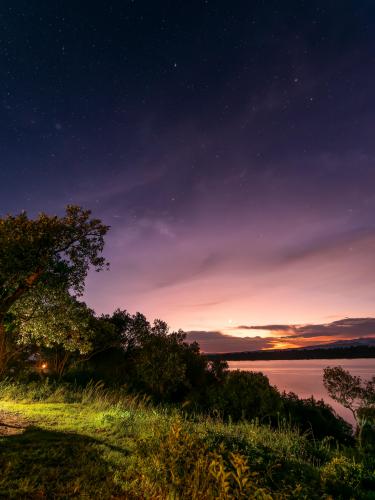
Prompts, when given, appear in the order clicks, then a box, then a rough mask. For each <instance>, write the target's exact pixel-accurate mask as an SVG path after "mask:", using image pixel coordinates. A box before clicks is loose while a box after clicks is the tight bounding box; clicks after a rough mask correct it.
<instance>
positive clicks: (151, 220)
mask: <svg viewBox="0 0 375 500" xmlns="http://www.w3.org/2000/svg"><path fill="white" fill-rule="evenodd" d="M3 12H4V16H3V27H4V36H3V39H2V46H1V53H0V71H1V74H2V78H1V83H0V87H1V88H0V91H1V98H2V100H1V106H2V113H1V115H0V147H1V151H2V155H1V165H0V211H1V213H2V214H4V213H7V212H19V211H20V210H22V209H26V210H27V211H28V212H29V213H30V214H31V215H32V214H35V213H36V212H38V211H40V210H45V211H47V212H54V213H62V212H63V209H64V206H65V205H66V204H67V203H77V204H81V205H83V206H85V207H89V208H92V209H93V211H94V214H95V215H96V216H99V217H101V218H103V220H104V221H105V222H106V223H108V224H110V225H111V226H112V230H111V232H110V234H109V235H108V239H107V247H106V254H107V256H108V258H109V260H110V261H111V270H110V271H109V272H108V273H101V274H99V275H95V276H90V277H89V280H88V284H87V292H86V295H85V300H87V302H88V303H89V305H90V306H92V307H94V308H95V310H96V311H97V312H98V313H100V312H111V311H113V310H114V309H115V308H117V307H120V308H126V309H128V310H129V311H130V312H135V311H137V310H139V311H141V312H143V313H144V314H146V315H147V316H148V317H149V318H150V319H153V318H156V317H159V318H162V319H165V320H166V321H168V323H169V324H170V325H171V327H172V328H183V329H184V330H186V331H195V332H221V334H226V335H235V336H240V337H249V336H251V337H253V336H254V337H257V336H260V339H264V338H272V339H273V338H274V337H277V338H279V337H282V335H281V333H280V332H274V331H269V330H267V329H261V330H253V329H250V330H249V329H246V330H245V329H238V326H241V325H242V326H254V325H259V326H267V325H272V324H278V325H306V324H308V325H311V324H317V325H327V324H329V323H332V322H335V321H338V320H341V319H342V318H347V317H352V318H368V317H372V316H375V311H374V304H375V287H374V278H375V276H374V275H375V266H374V256H375V252H374V250H375V218H374V214H375V162H374V159H375V138H374V130H375V93H374V91H373V89H374V88H375V6H374V4H373V2H370V1H363V2H356V1H354V0H353V1H343V2H340V5H338V4H337V2H326V1H324V2H323V1H321V2H319V1H318V2H312V3H305V2H301V1H289V0H288V1H286V2H283V5H282V8H281V7H280V2H279V1H276V0H274V1H272V0H271V1H269V2H261V1H255V2H250V3H249V2H238V3H236V5H233V6H232V5H231V4H230V3H228V2H207V1H193V2H182V1H181V2H179V1H174V2H172V1H171V2H158V1H156V2H142V1H138V2H120V1H119V2H107V3H105V4H102V3H100V4H99V3H96V2H93V3H92V4H90V9H86V7H85V6H84V5H83V4H82V5H79V6H76V8H75V9H70V8H68V7H67V6H64V5H60V6H59V7H57V6H56V5H52V4H51V2H47V1H45V2H44V1H42V2H40V6H39V9H35V8H34V7H33V6H31V5H30V3H29V2H26V1H24V2H22V1H21V2H18V3H17V6H15V5H14V2H10V1H9V2H5V5H4V9H3ZM335 328H337V331H335V332H333V333H332V332H331V333H330V334H329V335H328V336H327V335H326V333H327V330H326V329H325V328H322V335H321V336H320V337H314V339H313V340H314V341H315V339H318V340H319V338H320V339H321V340H322V341H323V340H324V339H327V338H328V337H329V338H330V339H331V338H333V337H334V338H347V336H345V335H344V333H343V331H342V328H341V327H338V326H337V325H336V326H335ZM345 331H347V330H345ZM350 332H351V333H350V335H353V337H357V336H358V337H359V336H367V337H368V336H372V335H374V334H375V328H374V330H373V331H372V330H371V331H368V330H366V332H363V330H362V329H361V328H360V327H359V325H358V324H356V325H355V328H352V329H351V330H350ZM288 334H290V335H291V333H288ZM191 335H193V336H194V335H195V336H198V337H199V336H200V338H201V339H203V335H204V334H191ZM210 335H211V336H210ZM214 335H215V334H214V333H211V334H208V336H210V339H212V338H213V336H214ZM215 339H216V340H215V341H214V345H216V346H217V349H218V350H220V349H221V348H222V347H221V346H222V345H223V344H222V342H221V341H222V339H221V337H220V334H219V335H216V337H215ZM224 340H225V341H226V340H227V339H224ZM313 340H311V337H310V340H307V338H306V337H298V338H296V337H295V339H294V340H293V342H292V341H290V342H292V343H293V345H303V344H305V343H309V342H312V341H313ZM215 342H216V344H215ZM246 342H249V341H248V340H247V341H246ZM251 342H252V343H251ZM251 342H250V344H249V343H248V344H247V345H250V346H254V347H255V348H256V347H270V346H271V347H272V346H274V345H276V344H275V343H274V342H271V344H266V343H264V341H263V340H259V338H254V339H253V340H252V341H251ZM281 342H282V343H283V342H284V341H281ZM240 343H241V341H240ZM202 345H203V344H202ZM238 345H239V344H238ZM241 345H242V344H241Z"/></svg>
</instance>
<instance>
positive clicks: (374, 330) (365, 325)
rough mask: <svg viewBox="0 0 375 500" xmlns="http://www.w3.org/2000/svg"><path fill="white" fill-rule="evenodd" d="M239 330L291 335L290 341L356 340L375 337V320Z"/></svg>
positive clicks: (251, 326)
mask: <svg viewBox="0 0 375 500" xmlns="http://www.w3.org/2000/svg"><path fill="white" fill-rule="evenodd" d="M237 329H238V330H266V331H269V332H280V333H284V334H285V333H287V332H288V333H290V335H287V336H285V337H281V338H288V339H308V338H313V337H337V338H355V337H368V336H372V335H374V336H375V318H344V319H340V320H338V321H333V322H331V323H323V324H316V325H315V324H308V325H240V326H238V327H237Z"/></svg>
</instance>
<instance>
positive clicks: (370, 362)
mask: <svg viewBox="0 0 375 500" xmlns="http://www.w3.org/2000/svg"><path fill="white" fill-rule="evenodd" d="M326 366H342V367H343V368H344V369H345V370H349V371H350V373H352V374H353V375H360V376H361V377H362V378H363V379H368V378H371V377H373V376H375V359H306V360H277V361H229V368H230V370H247V371H254V372H262V373H264V375H267V377H268V378H269V381H270V383H271V384H272V385H276V387H277V388H278V389H279V390H280V391H284V390H285V391H287V392H289V391H292V392H295V393H296V394H298V396H300V397H301V398H308V397H310V396H311V395H313V396H314V397H315V398H316V399H324V401H326V402H327V403H329V404H330V405H331V406H333V408H334V409H335V410H336V411H337V413H338V414H339V415H341V416H342V417H344V418H345V419H346V420H348V421H349V422H350V423H354V420H353V417H352V415H351V413H350V412H349V411H348V410H346V409H345V408H343V407H342V406H340V405H339V404H337V403H336V402H335V401H333V400H332V399H331V398H330V397H329V396H328V394H327V391H326V390H325V388H324V386H323V368H325V367H326Z"/></svg>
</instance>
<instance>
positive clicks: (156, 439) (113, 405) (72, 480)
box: [0, 383, 375, 499]
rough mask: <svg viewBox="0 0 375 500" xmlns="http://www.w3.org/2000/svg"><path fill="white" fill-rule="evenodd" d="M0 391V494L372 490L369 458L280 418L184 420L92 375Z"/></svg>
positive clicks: (337, 493) (271, 494) (288, 494)
mask: <svg viewBox="0 0 375 500" xmlns="http://www.w3.org/2000/svg"><path fill="white" fill-rule="evenodd" d="M0 398H1V400H0V421H3V423H5V424H7V426H3V427H0V434H2V436H1V437H0V470H1V471H2V473H1V475H0V497H1V498H101V499H107V498H189V499H190V498H196V499H198V498H201V499H207V498H222V499H229V498H260V499H268V498H308V499H313V498H324V497H325V498H329V495H331V496H332V497H333V498H351V497H352V498H375V496H374V495H373V494H372V493H371V490H374V484H375V477H374V473H373V470H374V462H373V463H370V459H369V458H367V462H365V461H364V459H363V458H361V456H360V455H358V452H355V451H354V450H353V449H348V450H339V449H338V448H337V447H336V446H335V445H334V444H333V443H330V442H329V441H324V442H316V441H314V440H313V439H311V436H310V437H308V436H306V435H300V434H299V433H298V432H297V431H296V430H293V429H290V428H289V427H288V426H287V425H285V424H280V427H279V429H278V430H271V429H270V428H269V427H268V426H266V425H261V424H259V423H257V422H255V423H254V422H253V423H239V424H231V423H226V424H225V423H223V422H221V421H220V420H218V419H214V418H203V417H197V418H196V419H192V418H191V417H190V418H189V419H187V418H185V417H184V415H183V414H182V413H181V412H180V411H178V410H174V409H171V408H153V407H152V406H150V405H149V404H148V403H147V401H145V400H142V399H139V398H134V397H133V398H132V397H129V396H127V395H125V394H120V393H118V392H117V393H115V392H108V391H106V390H105V389H104V388H103V387H102V386H101V385H93V384H90V385H89V386H88V387H87V388H85V389H76V388H75V389H71V388H69V387H67V386H66V387H52V386H50V385H49V384H38V385H35V386H33V385H29V386H27V387H25V386H21V385H15V384H9V383H2V384H1V385H0ZM355 453H357V455H356V456H355V455H354V454H355Z"/></svg>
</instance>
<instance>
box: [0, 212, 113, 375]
mask: <svg viewBox="0 0 375 500" xmlns="http://www.w3.org/2000/svg"><path fill="white" fill-rule="evenodd" d="M107 231H108V226H105V225H104V224H102V222H101V221H100V220H98V219H93V218H91V212H90V211H89V210H83V209H82V208H80V207H77V206H68V207H67V209H66V214H65V216H63V217H58V216H49V215H46V214H44V213H42V214H40V215H39V216H38V217H37V218H36V219H29V218H28V216H27V214H26V213H25V212H23V213H21V214H19V215H16V216H12V215H8V216H6V217H4V218H0V376H1V375H2V374H4V372H5V369H6V366H7V363H8V361H9V359H10V358H11V357H12V355H13V352H12V350H11V349H10V348H9V346H10V345H11V343H9V342H8V341H7V336H8V335H9V329H8V328H7V327H6V318H7V315H9V313H10V312H11V310H12V308H13V307H15V305H16V304H17V303H18V302H19V301H20V300H21V299H24V298H25V297H26V296H28V295H29V294H32V293H33V292H34V291H35V290H36V289H37V287H40V290H43V289H44V287H46V286H47V287H53V286H64V287H65V289H70V290H71V291H72V293H75V294H81V293H82V292H83V289H84V281H85V278H86V275H87V272H88V270H89V268H90V266H92V267H94V268H95V269H96V270H97V271H100V270H101V269H102V268H103V267H104V266H105V265H106V262H105V259H104V258H103V257H102V256H101V253H102V250H103V247H104V235H105V234H106V232H107Z"/></svg>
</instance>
